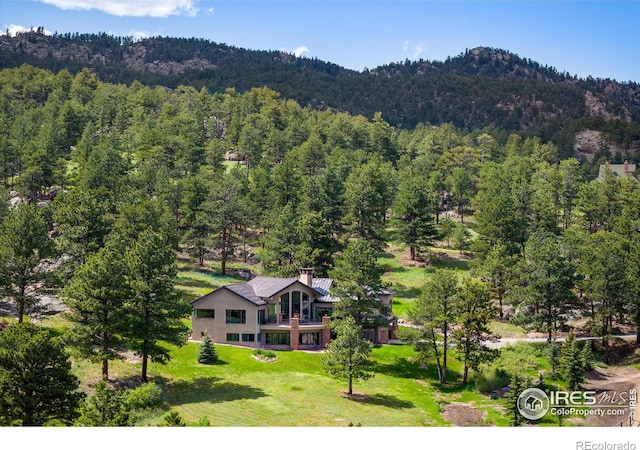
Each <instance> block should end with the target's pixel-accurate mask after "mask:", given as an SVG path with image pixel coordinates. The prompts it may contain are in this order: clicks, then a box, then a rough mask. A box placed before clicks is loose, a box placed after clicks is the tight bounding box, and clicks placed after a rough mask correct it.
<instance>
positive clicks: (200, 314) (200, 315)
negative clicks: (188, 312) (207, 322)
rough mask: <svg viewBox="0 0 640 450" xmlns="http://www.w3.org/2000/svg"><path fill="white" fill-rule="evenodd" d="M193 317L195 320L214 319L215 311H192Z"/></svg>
mask: <svg viewBox="0 0 640 450" xmlns="http://www.w3.org/2000/svg"><path fill="white" fill-rule="evenodd" d="M193 317H195V318H196V319H215V318H216V310H215V309H194V310H193Z"/></svg>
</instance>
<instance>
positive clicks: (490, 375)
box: [475, 368, 510, 393]
mask: <svg viewBox="0 0 640 450" xmlns="http://www.w3.org/2000/svg"><path fill="white" fill-rule="evenodd" d="M509 381H510V378H509V374H508V373H507V372H505V371H504V370H503V369H500V368H495V369H493V370H491V371H489V370H487V371H486V372H483V373H481V374H478V375H476V380H475V387H476V389H477V390H478V391H480V392H484V393H489V392H493V391H497V390H499V389H502V388H503V387H505V386H507V385H508V384H509Z"/></svg>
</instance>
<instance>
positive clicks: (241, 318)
mask: <svg viewBox="0 0 640 450" xmlns="http://www.w3.org/2000/svg"><path fill="white" fill-rule="evenodd" d="M227 323H247V311H245V310H244V309H227Z"/></svg>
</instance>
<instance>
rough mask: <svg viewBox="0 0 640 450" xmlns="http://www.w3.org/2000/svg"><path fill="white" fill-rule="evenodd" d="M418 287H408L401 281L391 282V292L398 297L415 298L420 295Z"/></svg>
mask: <svg viewBox="0 0 640 450" xmlns="http://www.w3.org/2000/svg"><path fill="white" fill-rule="evenodd" d="M420 291H421V289H420V288H419V287H408V286H405V285H404V284H402V283H394V284H393V292H394V296H395V297H399V298H417V297H418V296H419V295H420Z"/></svg>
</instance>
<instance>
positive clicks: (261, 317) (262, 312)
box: [258, 309, 267, 325]
mask: <svg viewBox="0 0 640 450" xmlns="http://www.w3.org/2000/svg"><path fill="white" fill-rule="evenodd" d="M265 313H266V311H265V310H264V309H259V310H258V325H262V324H265V323H267V321H266V319H265Z"/></svg>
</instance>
